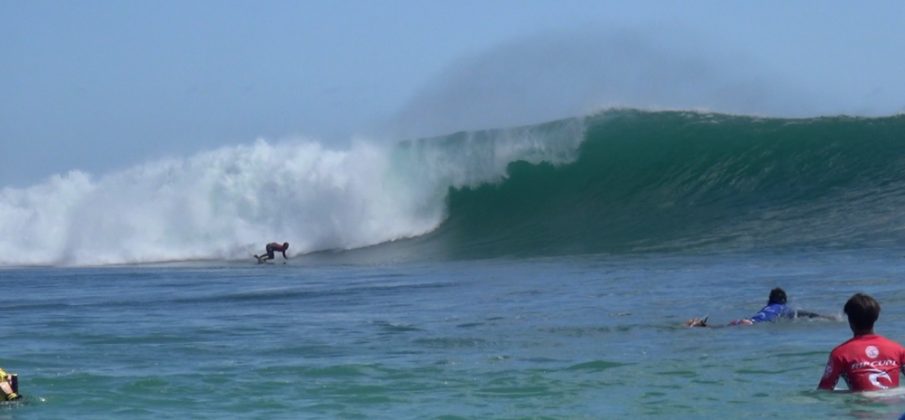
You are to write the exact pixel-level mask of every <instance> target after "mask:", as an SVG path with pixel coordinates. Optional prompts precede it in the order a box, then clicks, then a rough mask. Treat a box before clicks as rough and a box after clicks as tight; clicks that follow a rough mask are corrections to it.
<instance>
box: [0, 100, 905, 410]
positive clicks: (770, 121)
mask: <svg viewBox="0 0 905 420" xmlns="http://www.w3.org/2000/svg"><path fill="white" fill-rule="evenodd" d="M902 173H905V116H901V115H899V116H891V117H884V118H852V117H844V116H835V117H823V118H808V119H782V118H757V117H751V116H731V115H720V114H706V113H695V112H644V111H638V110H610V111H605V112H601V113H598V114H593V115H587V116H582V117H576V118H568V119H563V120H560V121H553V122H549V123H546V124H538V125H533V126H526V127H516V128H508V129H498V130H485V131H477V132H461V133H454V134H451V135H448V136H444V137H438V138H432V139H420V140H411V141H401V142H398V143H393V144H390V145H378V144H370V143H367V142H359V143H355V144H353V145H351V146H350V147H349V148H348V149H347V150H331V149H329V148H328V147H326V146H325V145H322V144H319V143H316V142H304V141H300V142H286V143H279V144H269V143H266V142H263V141H261V142H257V143H255V144H253V145H244V146H235V147H226V148H222V149H217V150H212V151H205V152H199V153H198V154H196V155H193V156H188V157H183V158H174V159H170V160H166V161H160V162H147V163H144V164H141V165H136V166H135V167H132V168H127V169H125V170H123V171H120V172H115V173H110V174H102V175H99V176H93V175H91V174H86V173H82V172H79V171H73V172H71V173H68V174H64V175H60V176H55V177H51V178H50V179H48V180H47V181H46V182H44V183H41V184H38V185H34V186H31V187H28V188H9V187H3V186H2V185H0V284H2V285H3V287H4V289H3V292H2V295H0V296H2V299H0V314H2V316H3V318H2V321H3V322H0V342H2V343H3V347H2V350H0V367H3V368H4V369H6V370H8V371H11V372H16V373H18V374H19V375H20V387H21V391H22V394H24V395H26V396H27V398H26V400H25V401H24V402H21V403H13V404H6V405H2V406H0V417H16V418H19V417H21V418H70V417H89V418H97V417H118V418H150V417H155V418H156V417H166V418H176V417H184V416H192V417H197V418H224V417H255V418H300V417H301V418H305V417H310V418H394V419H395V418H441V417H442V418H523V417H546V418H634V417H664V418H725V417H730V418H739V417H741V418H745V417H774V416H776V417H779V416H782V417H783V418H824V417H843V418H848V417H857V418H897V417H898V416H899V415H900V414H901V413H903V412H905V393H902V392H898V393H885V394H883V393H881V394H879V395H876V394H860V395H854V394H846V393H825V392H817V391H816V390H815V388H816V385H817V382H818V380H819V377H820V375H821V374H822V372H823V368H824V364H825V361H826V358H827V356H828V354H829V351H830V350H831V349H832V348H833V347H834V346H835V345H837V344H839V343H841V342H842V341H844V340H846V339H847V338H849V337H850V335H851V333H850V331H849V329H848V326H847V324H846V322H844V321H843V320H842V317H841V313H840V312H841V307H842V305H843V303H844V302H845V301H846V300H847V299H848V298H849V297H850V296H851V295H852V294H854V293H856V292H866V293H869V294H872V295H874V296H876V297H877V298H878V299H879V301H880V302H881V304H882V305H883V312H882V314H881V318H880V321H879V324H878V327H877V331H878V332H879V333H880V334H884V335H886V336H888V337H890V338H892V339H894V340H897V341H905V322H903V321H905V309H903V308H905V288H902V286H901V285H902V280H903V272H905V258H903V257H905V229H903V226H905V213H903V212H902V208H905V179H903V177H902ZM274 174H279V176H274ZM267 241H278V242H284V241H285V242H289V243H290V244H292V245H291V248H290V250H289V251H290V255H293V258H292V259H291V260H290V261H289V262H288V263H287V264H282V260H278V261H277V263H276V264H267V265H256V264H252V262H253V261H252V260H251V257H250V256H251V255H252V254H253V253H260V252H261V250H262V244H263V243H265V242H267ZM37 250H39V252H36V251H37ZM777 286H779V287H783V288H785V289H786V291H787V292H788V293H789V295H790V297H791V300H792V302H793V304H794V305H797V306H798V307H800V308H802V309H807V310H810V311H815V312H819V313H824V314H830V315H836V316H838V320H836V321H828V320H821V321H809V320H799V321H795V322H786V323H778V324H770V325H760V326H756V327H751V328H718V329H687V328H683V327H682V326H681V325H682V323H683V321H684V320H686V319H688V318H691V317H696V316H704V315H709V316H710V319H711V323H712V324H724V323H727V322H729V321H730V320H733V319H737V318H741V317H746V316H750V315H752V314H753V313H755V312H756V311H757V310H758V309H760V307H761V306H762V305H763V304H764V303H765V301H766V298H767V294H768V292H769V290H770V289H772V288H774V287H777Z"/></svg>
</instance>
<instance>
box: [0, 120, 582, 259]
mask: <svg viewBox="0 0 905 420" xmlns="http://www.w3.org/2000/svg"><path fill="white" fill-rule="evenodd" d="M583 130H584V127H583V122H582V120H581V119H575V120H572V121H569V122H567V123H563V124H558V125H556V127H555V129H552V128H550V127H545V126H539V127H522V128H515V129H508V130H488V131H483V132H474V133H460V134H459V135H457V136H453V137H455V138H454V139H453V138H452V137H447V138H445V139H422V140H417V141H408V142H402V143H397V144H391V145H384V144H381V143H378V142H368V141H364V140H361V141H356V142H354V144H353V145H352V146H351V147H349V148H348V149H346V150H336V149H331V148H329V147H327V146H325V145H323V144H322V143H319V142H317V141H313V140H294V141H281V142H268V141H265V140H258V141H256V142H254V143H253V144H250V145H240V146H233V147H223V148H219V149H216V150H211V151H206V152H201V153H198V154H196V155H193V156H189V157H185V158H173V159H167V160H161V161H154V162H148V163H145V164H141V165H138V166H136V167H133V168H129V169H126V170H123V171H120V172H114V173H110V174H105V175H100V176H93V175H91V174H88V173H85V172H82V171H79V170H73V171H71V172H69V173H67V174H63V175H55V176H52V177H50V179H48V180H47V181H45V182H43V183H41V184H38V185H35V186H31V187H28V188H21V189H19V188H11V187H6V188H3V189H2V190H0V265H99V264H123V263H148V262H162V261H190V260H224V259H241V258H247V257H249V256H250V255H251V254H252V253H258V252H260V251H261V248H263V244H265V243H267V242H270V241H278V242H283V241H288V242H289V243H290V244H291V247H292V251H293V253H295V254H305V253H310V252H315V251H324V250H348V249H354V248H360V247H366V246H369V245H375V244H380V243H385V242H390V241H394V240H399V239H403V238H411V237H415V236H418V235H422V234H425V233H427V232H430V231H431V230H433V229H435V228H436V227H437V226H438V225H439V224H440V223H441V222H442V220H443V219H444V217H445V215H446V211H445V207H444V206H445V202H444V200H445V197H446V193H447V191H448V189H449V188H459V187H463V186H470V185H479V184H481V183H487V182H495V181H498V180H499V179H501V178H502V177H504V176H505V169H506V165H507V164H508V163H510V162H513V161H517V160H521V161H527V162H541V161H546V162H554V163H562V162H567V161H569V160H570V159H573V158H574V156H575V153H576V151H577V146H578V145H579V144H580V143H581V141H582V140H583V136H582V133H583ZM38 250H39V251H38ZM36 251H37V252H36Z"/></svg>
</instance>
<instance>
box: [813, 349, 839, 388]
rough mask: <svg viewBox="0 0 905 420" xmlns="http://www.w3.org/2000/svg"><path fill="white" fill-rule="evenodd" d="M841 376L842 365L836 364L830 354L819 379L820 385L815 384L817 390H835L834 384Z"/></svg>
mask: <svg viewBox="0 0 905 420" xmlns="http://www.w3.org/2000/svg"><path fill="white" fill-rule="evenodd" d="M841 375H842V364H841V363H837V361H836V360H835V359H834V358H833V355H832V354H830V358H829V360H827V361H826V369H824V371H823V377H822V378H820V383H819V384H817V389H823V390H827V391H832V390H833V389H834V388H836V383H837V382H839V376H841Z"/></svg>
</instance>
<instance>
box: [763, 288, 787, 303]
mask: <svg viewBox="0 0 905 420" xmlns="http://www.w3.org/2000/svg"><path fill="white" fill-rule="evenodd" d="M775 303H778V304H780V305H785V304H786V291H785V290H782V289H781V288H779V287H777V288H775V289H773V290H771V291H770V299H769V300H768V301H767V305H773V304H775Z"/></svg>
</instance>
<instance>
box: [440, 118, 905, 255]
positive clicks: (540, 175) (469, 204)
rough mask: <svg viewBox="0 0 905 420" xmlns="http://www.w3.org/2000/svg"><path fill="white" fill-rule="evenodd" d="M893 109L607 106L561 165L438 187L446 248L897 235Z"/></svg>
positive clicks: (570, 248) (873, 239)
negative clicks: (817, 114)
mask: <svg viewBox="0 0 905 420" xmlns="http://www.w3.org/2000/svg"><path fill="white" fill-rule="evenodd" d="M903 170H905V116H893V117H884V118H853V117H845V116H839V117H823V118H809V119H780V118H757V117H749V116H733V115H723V114H710V113H698V112H685V111H669V112H645V111H638V110H613V111H608V112H603V113H601V114H598V115H595V116H592V117H589V118H588V120H587V128H586V137H585V141H584V142H583V143H582V145H581V147H580V148H579V151H578V157H577V159H576V160H574V161H573V162H569V163H565V164H558V165H557V164H551V163H547V162H541V163H529V162H523V161H514V162H511V163H509V164H508V166H507V169H506V176H505V177H504V179H503V180H502V181H501V182H499V183H492V184H483V185H480V186H478V187H474V186H464V187H462V188H456V189H453V190H452V191H450V193H449V197H448V211H449V217H448V218H447V219H446V221H445V222H444V223H443V225H441V226H440V227H439V228H438V229H437V230H436V231H434V232H433V233H431V235H432V237H433V238H434V239H433V241H435V242H438V243H440V244H441V245H440V247H442V248H443V249H445V251H444V252H446V253H448V254H450V255H453V256H454V257H455V258H478V257H487V256H490V257H492V256H534V255H563V254H580V253H598V252H616V253H623V252H648V251H660V252H673V251H688V250H691V251H696V250H706V251H719V250H727V249H728V250H754V249H765V248H768V249H784V248H789V247H795V248H808V249H810V248H849V247H901V246H903V245H905V215H903V214H902V213H901V211H900V210H899V209H901V208H903V207H902V206H903V205H905V178H903V177H902V176H901V174H902V173H905V171H903Z"/></svg>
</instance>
